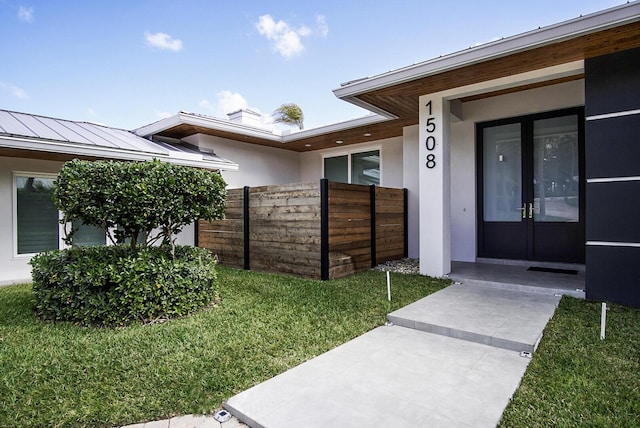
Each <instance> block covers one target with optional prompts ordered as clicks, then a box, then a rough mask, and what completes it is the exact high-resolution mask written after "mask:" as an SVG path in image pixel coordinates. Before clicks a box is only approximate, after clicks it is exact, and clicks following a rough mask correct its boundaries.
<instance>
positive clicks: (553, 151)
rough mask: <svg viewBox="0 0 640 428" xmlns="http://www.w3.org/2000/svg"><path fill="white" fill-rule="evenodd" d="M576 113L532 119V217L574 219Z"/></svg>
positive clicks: (577, 173) (576, 204)
mask: <svg viewBox="0 0 640 428" xmlns="http://www.w3.org/2000/svg"><path fill="white" fill-rule="evenodd" d="M578 150H579V142H578V116H577V115H571V116H562V117H555V118H551V119H542V120H536V121H534V122H533V219H534V221H536V222H578V221H579V219H580V215H579V212H580V209H579V206H580V201H579V196H580V195H579V193H580V192H579V188H580V182H579V181H580V180H579V178H580V167H579V164H580V162H579V157H578Z"/></svg>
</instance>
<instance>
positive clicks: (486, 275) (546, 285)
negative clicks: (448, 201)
mask: <svg viewBox="0 0 640 428" xmlns="http://www.w3.org/2000/svg"><path fill="white" fill-rule="evenodd" d="M529 267H543V268H545V267H546V268H551V269H566V270H574V271H577V273H576V274H575V275H569V274H566V273H552V272H535V271H529V270H527V269H528V268H529ZM448 276H449V278H450V279H452V280H453V281H456V282H460V283H462V284H465V285H482V286H485V287H493V288H500V289H504V290H517V291H527V292H530V293H540V294H550V295H555V294H563V295H568V296H572V297H576V298H579V299H584V298H585V292H584V290H585V272H584V265H576V264H564V263H540V262H523V261H509V260H492V259H484V260H483V261H479V262H478V263H470V262H451V273H450V274H449V275H448Z"/></svg>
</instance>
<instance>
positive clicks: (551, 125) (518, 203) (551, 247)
mask: <svg viewBox="0 0 640 428" xmlns="http://www.w3.org/2000/svg"><path fill="white" fill-rule="evenodd" d="M583 125H584V113H583V110H582V109H571V110H563V111H559V112H551V113H545V114H540V115H532V116H526V117H519V118H514V119H506V120H501V121H495V122H488V123H482V124H479V125H478V127H477V137H478V184H479V185H478V205H479V206H478V208H479V209H478V216H479V218H478V256H479V257H488V258H506V259H520V260H540V261H558V262H577V263H583V262H584V246H585V241H584V209H583V207H584V172H583V170H584V167H583V165H584V156H583V152H584V150H583V149H584V138H583V128H584V126H583Z"/></svg>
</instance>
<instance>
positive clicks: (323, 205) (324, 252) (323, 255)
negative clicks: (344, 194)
mask: <svg viewBox="0 0 640 428" xmlns="http://www.w3.org/2000/svg"><path fill="white" fill-rule="evenodd" d="M320 279H322V280H323V281H326V280H328V279H329V180H327V179H326V178H323V179H321V180H320Z"/></svg>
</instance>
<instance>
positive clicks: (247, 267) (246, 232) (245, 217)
mask: <svg viewBox="0 0 640 428" xmlns="http://www.w3.org/2000/svg"><path fill="white" fill-rule="evenodd" d="M249 189H250V187H249V186H244V198H243V199H244V200H243V220H244V222H243V230H244V268H245V270H250V269H251V263H250V261H249V254H250V252H249V223H250V221H249Z"/></svg>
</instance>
